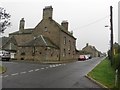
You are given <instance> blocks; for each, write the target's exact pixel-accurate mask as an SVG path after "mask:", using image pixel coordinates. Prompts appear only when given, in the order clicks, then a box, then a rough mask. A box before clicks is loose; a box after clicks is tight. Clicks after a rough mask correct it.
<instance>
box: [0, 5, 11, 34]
mask: <svg viewBox="0 0 120 90" xmlns="http://www.w3.org/2000/svg"><path fill="white" fill-rule="evenodd" d="M10 17H11V15H10V14H9V13H7V12H6V10H5V9H4V8H2V7H0V33H4V31H5V29H6V28H7V27H9V26H10V25H11V22H10Z"/></svg>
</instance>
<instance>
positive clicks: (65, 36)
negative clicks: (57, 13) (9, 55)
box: [4, 6, 76, 62]
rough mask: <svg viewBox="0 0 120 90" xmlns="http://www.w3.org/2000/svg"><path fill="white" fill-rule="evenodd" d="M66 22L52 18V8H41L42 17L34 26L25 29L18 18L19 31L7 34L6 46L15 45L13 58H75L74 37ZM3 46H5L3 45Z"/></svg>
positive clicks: (62, 59) (40, 59)
mask: <svg viewBox="0 0 120 90" xmlns="http://www.w3.org/2000/svg"><path fill="white" fill-rule="evenodd" d="M68 24H69V23H68V22H67V21H63V22H62V23H61V25H60V24H58V23H57V22H56V21H55V20H53V8H52V6H47V7H45V8H44V9H43V18H42V20H41V21H40V23H38V25H36V26H35V28H30V29H25V28H24V26H25V20H24V18H22V19H21V20H20V25H19V31H16V32H13V33H10V34H9V38H12V39H14V40H13V41H14V42H13V41H10V40H9V41H8V43H7V44H6V47H7V46H9V45H10V44H11V45H14V46H17V47H16V48H15V49H16V55H15V58H16V59H17V60H31V61H40V62H44V61H69V60H74V59H75V58H76V38H75V37H74V36H73V32H69V31H68ZM4 48H5V47H4Z"/></svg>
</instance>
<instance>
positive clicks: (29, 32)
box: [10, 28, 34, 35]
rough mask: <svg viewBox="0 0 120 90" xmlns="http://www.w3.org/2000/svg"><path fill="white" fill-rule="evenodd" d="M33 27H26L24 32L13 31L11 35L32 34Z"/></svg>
mask: <svg viewBox="0 0 120 90" xmlns="http://www.w3.org/2000/svg"><path fill="white" fill-rule="evenodd" d="M33 30H34V29H33V28H31V29H24V32H22V33H21V32H20V31H16V32H13V33H10V35H20V34H31V33H32V32H33Z"/></svg>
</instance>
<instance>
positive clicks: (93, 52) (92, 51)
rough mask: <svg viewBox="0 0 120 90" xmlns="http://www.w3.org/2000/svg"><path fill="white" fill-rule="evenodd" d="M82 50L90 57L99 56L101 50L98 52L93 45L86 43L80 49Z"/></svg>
mask: <svg viewBox="0 0 120 90" xmlns="http://www.w3.org/2000/svg"><path fill="white" fill-rule="evenodd" d="M82 51H84V52H87V53H89V54H90V55H91V56H92V57H99V56H100V55H101V52H99V51H98V50H97V49H96V48H95V46H91V45H89V44H88V43H87V44H86V46H85V47H84V48H83V49H82Z"/></svg>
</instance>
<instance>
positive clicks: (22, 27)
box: [19, 18, 25, 33]
mask: <svg viewBox="0 0 120 90" xmlns="http://www.w3.org/2000/svg"><path fill="white" fill-rule="evenodd" d="M24 26H25V20H24V18H22V19H21V20H20V25H19V31H20V32H21V33H22V32H23V31H24Z"/></svg>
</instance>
